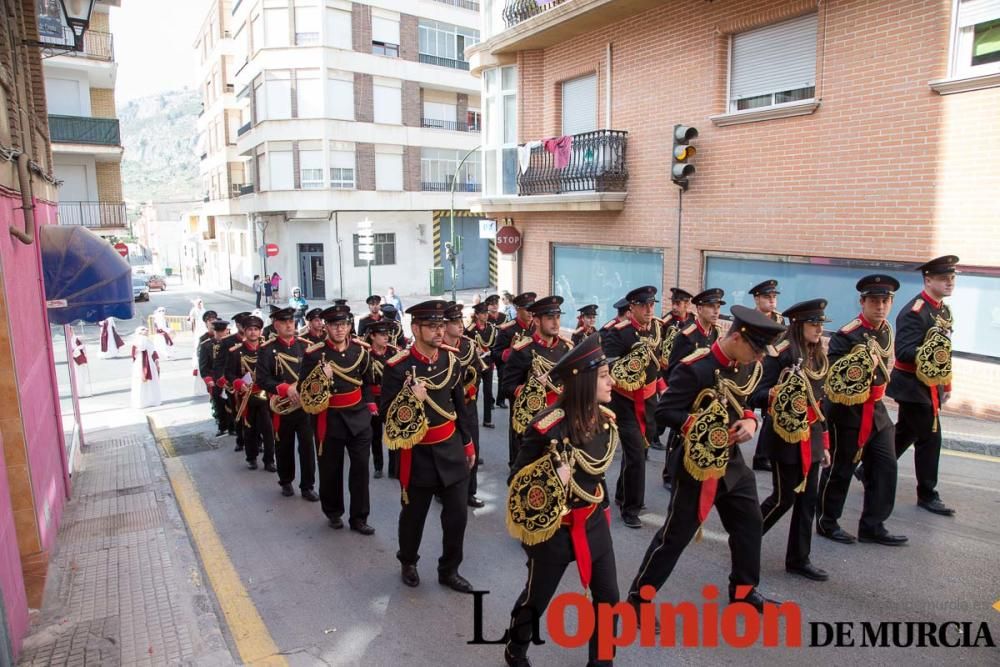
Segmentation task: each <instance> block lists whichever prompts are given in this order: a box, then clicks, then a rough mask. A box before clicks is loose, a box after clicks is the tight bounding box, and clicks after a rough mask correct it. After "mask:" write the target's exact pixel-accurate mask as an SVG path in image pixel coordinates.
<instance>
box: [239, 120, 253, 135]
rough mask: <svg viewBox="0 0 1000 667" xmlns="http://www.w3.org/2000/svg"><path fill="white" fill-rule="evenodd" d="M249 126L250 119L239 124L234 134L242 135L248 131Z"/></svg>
mask: <svg viewBox="0 0 1000 667" xmlns="http://www.w3.org/2000/svg"><path fill="white" fill-rule="evenodd" d="M250 126H251V123H250V121H247V122H246V123H244V124H243V125H240V129H238V130H236V136H237V137H242V136H243V135H244V134H246V133H247V132H249V131H250Z"/></svg>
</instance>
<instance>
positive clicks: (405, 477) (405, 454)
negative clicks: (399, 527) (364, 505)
mask: <svg viewBox="0 0 1000 667" xmlns="http://www.w3.org/2000/svg"><path fill="white" fill-rule="evenodd" d="M454 434H455V422H453V421H446V422H443V423H441V424H438V425H437V426H432V427H430V428H429V429H427V433H426V435H424V439H423V440H421V441H420V442H418V443H417V444H416V445H414V447H416V446H420V445H436V444H438V443H439V442H444V441H445V440H448V439H449V438H450V437H451V436H452V435H454ZM412 466H413V448H412V447H410V448H409V449H402V450H400V452H399V486H400V488H401V489H402V491H403V503H404V504H405V503H409V502H410V500H409V496H408V495H407V493H406V490H407V489H408V488H410V471H411V470H412Z"/></svg>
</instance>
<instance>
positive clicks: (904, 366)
mask: <svg viewBox="0 0 1000 667" xmlns="http://www.w3.org/2000/svg"><path fill="white" fill-rule="evenodd" d="M895 365H896V370H900V371H903V372H904V373H913V374H914V375H916V373H917V366H916V364H911V363H907V362H905V361H900V360H899V359H896V362H895ZM927 389H929V390H930V392H931V409H932V410H933V411H934V430H935V431H936V430H937V418H938V412H940V410H941V405H940V402H939V400H938V391H937V387H927Z"/></svg>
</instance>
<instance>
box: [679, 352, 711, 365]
mask: <svg viewBox="0 0 1000 667" xmlns="http://www.w3.org/2000/svg"><path fill="white" fill-rule="evenodd" d="M711 351H712V349H711V348H708V347H699V348H698V349H697V350H695V351H694V352H692V353H691V354H689V355H688V356H686V357H684V358H683V359H681V363H682V364H684V365H685V366H690V365H691V364H693V363H694V362H696V361H698V360H699V359H701V358H702V357H704V356H705V355H707V354H708V353H709V352H711Z"/></svg>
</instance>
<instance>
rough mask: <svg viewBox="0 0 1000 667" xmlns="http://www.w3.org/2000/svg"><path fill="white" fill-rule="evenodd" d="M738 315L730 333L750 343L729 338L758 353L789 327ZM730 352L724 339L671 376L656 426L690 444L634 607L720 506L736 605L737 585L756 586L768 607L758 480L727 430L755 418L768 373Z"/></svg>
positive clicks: (754, 598) (635, 589)
mask: <svg viewBox="0 0 1000 667" xmlns="http://www.w3.org/2000/svg"><path fill="white" fill-rule="evenodd" d="M731 312H732V314H733V328H732V329H731V331H732V332H739V334H740V335H741V336H742V338H743V341H742V342H736V341H737V339H736V338H732V339H727V340H732V341H733V344H734V345H742V344H749V345H750V346H751V347H752V348H753V349H754V351H755V352H759V353H763V351H764V349H765V347H766V346H767V345H768V344H770V343H771V342H772V341H773V340H774V339H775V337H776V336H778V335H780V334H781V332H783V331H784V327H783V326H781V325H779V324H776V323H775V322H773V321H772V320H770V319H768V318H767V317H765V316H764V315H762V314H761V313H759V312H757V311H755V310H751V309H750V308H745V307H743V306H733V307H732V311H731ZM723 348H724V341H717V342H715V343H713V344H712V347H711V348H701V349H698V350H696V351H695V352H692V353H691V354H690V355H688V356H686V357H685V358H684V359H683V360H681V361H680V362H679V363H678V364H677V365H676V366H675V367H674V370H673V371H672V372H671V374H670V381H669V383H668V387H667V392H666V393H665V394H664V395H663V396H662V397H661V398H660V402H659V404H658V405H657V406H656V420H657V422H659V423H661V424H666V425H668V426H670V427H671V428H673V429H675V430H676V431H677V432H679V433H682V434H683V437H684V438H685V440H688V442H686V443H685V444H683V445H682V446H680V447H679V448H678V451H680V452H681V453H682V454H683V456H678V457H674V459H673V460H672V463H673V465H674V470H673V476H674V479H675V483H674V490H673V493H672V494H671V497H670V504H669V505H668V507H667V517H666V520H665V521H664V523H663V527H662V528H660V529H659V530H658V531H657V532H656V535H655V536H654V537H653V540H652V542H650V544H649V548H648V549H647V550H646V555H645V556H644V557H643V559H642V564H641V565H640V566H639V573H638V574H637V575H636V577H635V579H634V580H633V581H632V585H631V586H630V587H629V601H630V602H632V603H633V604H639V602H640V597H639V589H640V588H641V587H642V586H645V585H647V584H648V585H652V586H653V587H654V588H656V589H657V590H659V589H660V588H661V587H662V586H663V584H664V583H665V582H666V580H667V578H668V577H669V576H670V573H671V572H672V571H673V569H674V566H675V565H676V564H677V559H678V558H680V555H681V553H682V552H683V551H684V549H685V547H687V545H688V543H689V542H690V541H691V538H692V537H694V535H695V533H696V532H697V531H698V529H699V527H700V526H701V524H702V523H703V522H704V521H705V518H706V517H707V516H708V513H709V511H710V510H711V507H712V505H715V507H716V508H717V509H718V511H719V517H720V518H721V519H722V525H723V526H724V527H725V529H726V532H728V533H729V549H730V552H731V554H732V570H731V572H730V575H729V597H730V600H731V601H732V600H733V599H734V597H735V592H736V587H737V586H752V587H754V588H753V589H751V591H750V593H749V594H748V595H746V596H744V597H743V598H742V600H743V601H744V602H748V603H749V604H751V605H753V606H754V607H756V608H757V609H758V610H762V609H763V605H764V602H765V600H764V598H763V597H762V596H761V595H760V593H758V592H757V591H756V586H757V584H758V582H759V580H760V542H761V539H760V538H761V514H760V504H759V501H758V500H757V481H756V480H755V479H754V475H753V472H752V471H751V470H750V469H749V468H748V467H747V466H746V463H744V461H743V456H742V454H741V453H740V448H739V446H738V445H737V444H734V443H732V442H731V441H730V443H729V444H727V443H726V433H727V431H730V433H731V428H732V426H733V425H734V424H735V423H736V422H737V421H739V420H743V419H750V420H754V419H755V417H754V414H753V411H751V410H750V409H749V407H748V406H747V400H748V398H749V396H750V394H752V393H753V390H754V389H755V388H756V385H757V382H758V381H759V378H760V374H761V372H762V371H761V367H760V364H759V363H757V362H753V363H749V364H739V363H737V362H736V361H735V360H734V359H731V358H730V357H729V356H727V355H726V353H725V351H724V349H723ZM705 390H710V391H712V392H713V394H711V395H704V396H702V398H701V400H700V401H699V402H698V404H696V402H695V401H696V399H697V398H698V397H699V395H701V394H702V392H703V391H705ZM706 398H707V402H706ZM723 415H725V416H724V417H723ZM720 436H721V437H720ZM681 459H683V462H682V461H681Z"/></svg>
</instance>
